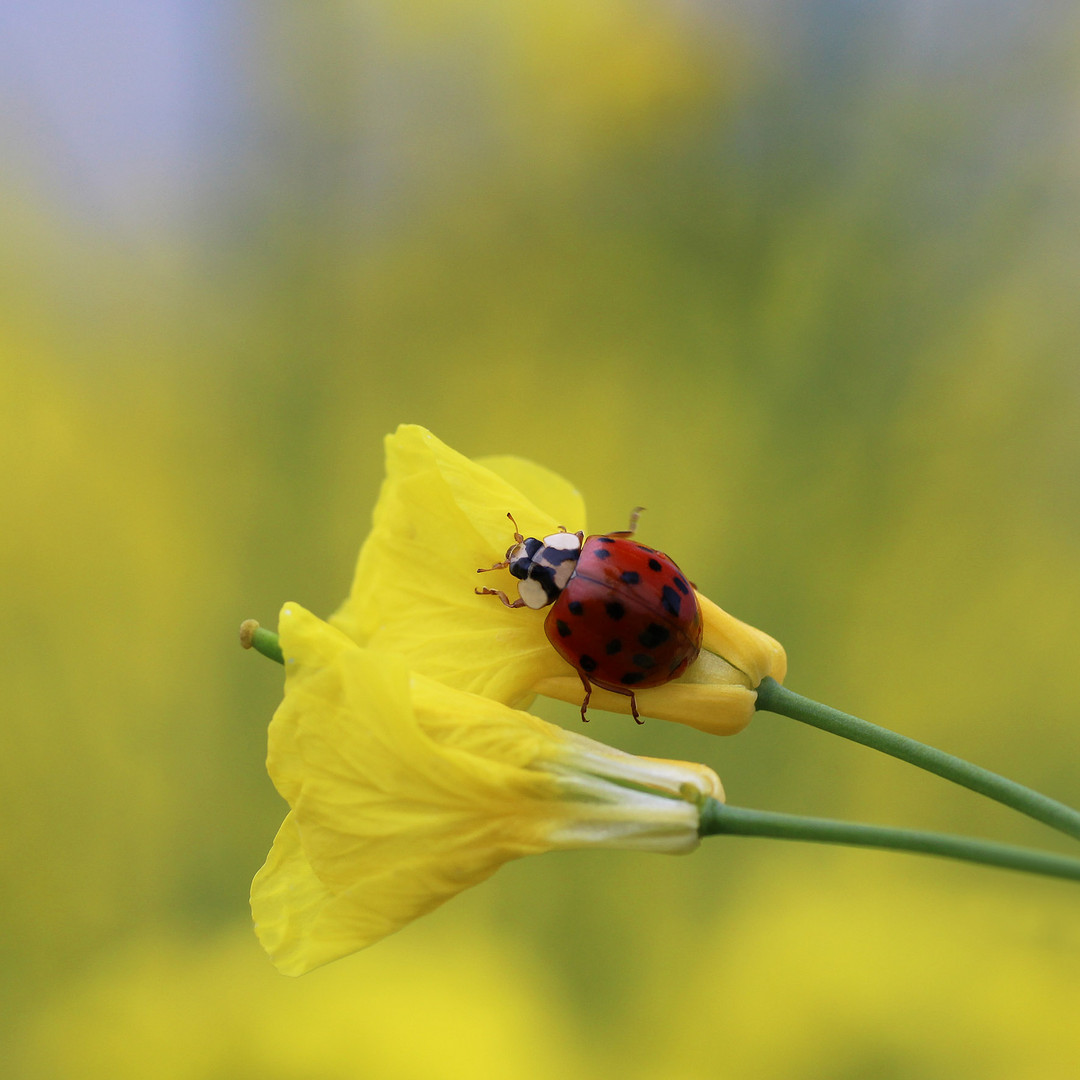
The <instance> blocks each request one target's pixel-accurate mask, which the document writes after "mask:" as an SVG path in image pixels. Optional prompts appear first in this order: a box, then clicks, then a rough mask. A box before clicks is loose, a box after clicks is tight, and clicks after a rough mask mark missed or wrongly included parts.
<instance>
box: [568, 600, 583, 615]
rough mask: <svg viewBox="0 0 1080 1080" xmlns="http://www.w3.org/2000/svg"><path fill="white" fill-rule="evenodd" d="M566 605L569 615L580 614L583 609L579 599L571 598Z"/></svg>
mask: <svg viewBox="0 0 1080 1080" xmlns="http://www.w3.org/2000/svg"><path fill="white" fill-rule="evenodd" d="M566 606H567V607H568V608H569V609H570V614H571V615H580V614H581V613H582V612H583V611H584V610H585V605H584V604H583V603H582V602H581V601H580V600H571V601H570V603H569V604H567V605H566Z"/></svg>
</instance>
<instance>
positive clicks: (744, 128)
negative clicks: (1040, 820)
mask: <svg viewBox="0 0 1080 1080" xmlns="http://www.w3.org/2000/svg"><path fill="white" fill-rule="evenodd" d="M1078 31H1080V19H1078V17H1077V13H1076V11H1075V9H1074V8H1072V7H1071V5H1060V4H1056V3H1050V2H1045V3H1044V2H1034V3H1030V4H1025V5H1021V6H1017V5H1010V4H1005V3H996V2H980V3H976V2H967V3H964V2H959V3H954V4H949V5H939V6H935V5H927V4H923V3H917V2H914V0H911V2H901V3H897V4H890V5H879V4H875V3H872V2H869V0H842V2H832V3H826V2H823V0H818V2H810V3H794V2H787V3H783V2H769V3H760V4H759V3H751V2H746V0H744V2H734V0H733V2H730V3H720V4H712V3H705V2H693V0H681V2H680V0H588V2H585V3H582V2H580V0H577V2H575V0H549V2H547V3H543V4H538V3H529V2H525V0H397V2H393V0H382V2H378V0H368V2H359V0H357V2H352V3H345V2H342V3H326V4H310V5H304V4H290V3H283V2H275V0H271V2H267V3H260V4H252V3H237V2H233V0H225V2H221V0H215V2H213V3H211V2H210V0H197V2H187V3H182V2H180V0H171V2H169V3H165V4H161V5H139V4H136V3H134V2H133V0H130V2H124V0H113V2H103V3H99V4H90V5H86V4H80V3H76V2H74V0H66V2H64V0H42V2H41V3H39V4H35V5H15V4H10V5H5V6H4V8H3V9H2V14H0V42H2V44H0V69H2V71H3V75H2V78H0V103H2V104H3V109H2V113H3V118H2V120H0V125H2V126H0V130H2V132H3V146H4V150H3V157H2V165H0V268H2V274H3V279H2V288H0V410H2V411H0V418H2V419H0V445H2V446H3V448H4V450H3V458H2V461H3V468H2V471H0V505H2V507H3V510H2V513H3V528H2V529H0V551H2V553H3V558H2V562H0V567H2V571H0V572H2V575H3V576H2V612H3V621H2V634H3V641H2V644H3V648H2V652H0V657H2V659H0V664H2V665H3V672H4V687H5V692H6V697H7V701H6V705H5V707H4V732H5V735H6V739H5V744H6V745H5V752H4V753H3V755H0V780H2V784H3V791H4V795H5V804H6V813H5V815H4V825H3V827H2V829H0V852H2V874H3V880H2V881H0V925H2V927H3V931H2V937H0V941H2V948H3V968H2V970H3V979H2V982H0V986H2V991H0V1041H2V1043H3V1046H2V1047H0V1049H2V1058H3V1060H4V1061H5V1062H6V1063H7V1064H6V1066H5V1071H6V1073H7V1075H12V1074H14V1075H16V1076H18V1077H25V1078H28V1080H31V1078H32V1080H38V1078H61V1077H63V1078H66V1077H99V1076H100V1077H109V1078H126V1077H146V1076H155V1077H166V1078H171V1077H176V1078H178V1080H180V1078H183V1080H187V1078H192V1080H195V1078H198V1080H203V1078H206V1080H222V1078H226V1077H228V1078H232V1077H240V1078H243V1077H260V1078H270V1080H278V1078H281V1080H297V1078H308V1077H312V1078H339V1077H340V1078H346V1077H350V1078H351V1077H356V1076H371V1077H379V1078H383V1077H388V1078H412V1077H425V1078H427V1077H448V1078H453V1077H459V1076H461V1077H466V1076H468V1077H472V1076H498V1077H508V1078H518V1077H534V1076H535V1077H547V1076H552V1075H559V1076H564V1077H571V1078H572V1077H579V1076H580V1077H586V1076H588V1077H595V1076H620V1077H624V1078H626V1080H644V1078H654V1077H663V1078H665V1080H666V1078H672V1080H702V1078H721V1080H726V1078H733V1080H758V1078H761V1080H802V1078H806V1080H811V1078H813V1080H817V1078H822V1077H829V1078H830V1080H848V1078H850V1080H856V1078H862V1077H875V1078H883V1080H892V1078H901V1077H904V1078H907V1077H913V1078H915V1077H917V1078H919V1080H936V1078H939V1077H940V1078H949V1080H955V1078H958V1077H978V1078H980V1080H996V1078H1001V1080H1027V1078H1030V1080H1057V1078H1069V1080H1073V1078H1075V1076H1076V1075H1077V1068H1078V1065H1077V1062H1078V1060H1080V1032H1078V1030H1077V1024H1076V1017H1077V1015H1078V1014H1080V920H1078V918H1077V915H1078V912H1080V905H1078V900H1080V893H1078V892H1077V890H1076V887H1075V886H1074V885H1070V884H1067V883H1061V882H1054V881H1049V880H1045V881H1044V880H1036V879H1028V878H1024V877H1021V876H1019V875H1015V876H1014V875H1010V874H1008V873H1005V872H996V871H991V870H985V869H979V868H974V867H967V866H962V865H950V864H946V863H939V862H936V861H932V860H919V859H917V858H914V857H909V856H900V855H888V854H878V853H870V852H852V851H845V850H830V849H826V848H816V847H809V846H798V845H788V844H781V843H777V842H771V841H755V840H744V839H729V840H722V839H712V840H709V841H707V842H706V843H705V844H704V845H703V847H702V849H701V850H700V851H698V852H697V853H695V854H694V855H692V856H690V857H686V858H680V859H660V860H658V859H657V857H656V856H647V855H641V856H635V855H630V854H624V853H600V854H596V853H581V852H577V853H569V854H558V855H550V856H545V857H543V858H538V859H533V860H526V861H524V862H521V863H517V864H512V865H510V866H508V867H506V868H505V869H504V870H502V871H501V872H500V873H499V874H498V875H496V877H495V878H494V879H492V881H490V882H488V883H486V884H484V885H483V886H482V887H480V888H478V889H475V890H472V891H471V892H469V893H466V894H464V895H462V896H461V897H459V898H458V899H456V900H455V901H453V902H452V903H451V904H449V905H448V906H446V907H445V908H443V909H441V910H439V911H438V912H436V913H435V914H434V915H432V916H430V917H428V918H426V919H424V920H422V921H421V922H419V923H417V924H415V925H413V926H411V927H409V928H408V929H406V930H405V931H403V932H402V933H401V934H399V935H397V936H395V937H394V938H391V939H389V940H387V941H386V942H384V943H382V944H380V945H378V946H376V947H375V948H373V949H372V950H370V951H368V952H365V953H361V954H359V955H357V956H355V957H352V958H349V959H347V960H344V961H342V962H340V963H337V964H334V965H332V966H330V967H328V968H325V969H323V970H320V971H318V972H315V973H313V974H311V975H309V976H306V977H304V978H302V979H299V980H289V979H286V978H284V977H282V976H279V975H277V974H276V973H275V972H274V971H273V969H272V968H271V966H270V964H269V962H268V961H267V960H266V959H265V957H264V956H263V954H262V953H261V951H260V950H259V948H258V945H257V944H256V942H255V939H254V936H253V934H252V933H251V930H250V925H249V916H248V912H247V888H248V883H249V881H250V878H251V876H252V875H253V873H254V872H255V870H256V869H257V868H258V867H259V865H260V864H261V862H262V859H263V857H264V855H265V853H266V850H267V849H268V847H269V844H270V841H271V839H272V837H273V835H274V832H275V830H276V827H277V825H278V823H279V821H280V818H281V816H282V814H283V812H284V804H283V803H282V802H281V801H280V800H279V799H278V797H277V796H276V794H275V793H274V791H273V789H272V787H271V785H270V782H269V780H268V779H267V778H266V776H265V773H264V770H263V756H264V753H265V726H266V723H267V721H268V719H269V717H270V715H271V713H272V711H273V709H274V707H275V704H276V702H277V700H278V699H279V695H280V671H279V670H278V669H277V668H275V667H274V666H273V665H271V664H269V663H267V662H266V661H264V660H262V659H261V658H259V657H257V656H255V655H253V654H245V653H242V652H241V650H240V649H239V648H238V647H237V644H236V627H237V625H238V624H239V622H240V620H241V619H243V618H245V617H249V616H253V617H256V618H259V619H261V620H262V621H264V622H269V623H272V622H273V620H274V618H275V615H276V612H277V610H278V607H279V605H280V603H281V602H282V601H284V600H295V601H298V602H300V603H302V604H304V605H305V606H307V607H309V608H310V609H311V610H313V611H315V612H318V613H320V614H323V615H326V614H329V613H330V612H331V611H332V610H333V609H334V608H335V607H336V606H337V604H338V603H339V601H340V600H341V598H342V597H343V596H344V594H345V592H346V590H347V588H348V585H349V582H350V580H351V574H352V566H353V560H354V558H355V553H356V550H357V547H358V545H359V543H360V541H361V540H362V538H363V536H364V534H365V532H366V529H367V525H368V521H369V515H370V511H371V507H372V505H373V502H374V499H375V496H376V492H377V490H378V484H379V481H380V475H381V470H382V461H381V457H382V448H381V439H382V436H383V435H384V434H385V433H386V432H388V431H390V430H392V429H393V428H394V427H395V426H396V425H397V424H398V423H399V422H401V421H410V422H416V423H421V424H424V425H426V426H428V427H430V428H431V429H432V430H433V431H434V432H435V433H436V434H438V435H439V436H440V437H441V438H442V439H443V440H445V441H446V442H448V443H449V444H450V445H452V446H454V447H455V448H457V449H459V450H461V451H463V452H465V453H467V454H470V455H480V454H486V453H519V454H522V455H525V456H529V457H532V458H534V459H536V460H537V461H540V462H542V463H544V464H546V465H548V466H550V467H552V468H555V469H556V470H558V471H560V472H562V473H564V474H565V475H567V476H569V477H571V478H572V479H573V480H574V481H575V482H576V483H577V484H578V486H579V487H580V488H581V489H582V491H583V492H584V493H585V495H586V499H587V500H588V504H589V507H590V511H589V513H590V521H589V525H590V527H591V528H593V529H601V530H602V529H608V528H612V527H619V526H621V525H622V524H623V523H624V522H625V520H626V515H627V512H628V510H629V509H630V507H632V506H634V505H638V504H643V505H645V506H647V507H648V513H647V514H646V515H645V517H644V518H643V520H642V525H641V536H642V538H643V540H644V541H645V542H646V543H651V544H655V545H657V546H659V547H661V548H663V549H664V550H666V551H668V552H670V553H671V554H672V555H674V557H675V558H676V559H678V561H679V562H680V564H681V565H682V566H683V567H684V568H685V569H686V571H687V573H689V574H690V576H691V577H692V578H693V579H694V580H695V581H696V582H697V583H698V585H699V587H700V588H701V589H702V591H703V592H705V593H707V594H708V595H709V596H711V597H712V598H714V599H715V600H717V601H718V602H719V603H721V604H722V605H724V606H725V607H727V608H728V609H729V610H731V611H733V612H734V613H735V614H737V615H739V616H740V617H742V618H745V619H747V620H748V621H751V622H753V623H754V624H756V625H758V626H760V627H762V628H763V629H765V630H767V631H769V632H770V633H772V634H773V635H774V636H776V637H777V638H779V639H780V640H781V641H783V643H784V644H785V646H786V647H787V650H788V654H789V657H790V675H789V678H788V684H789V685H790V686H792V687H793V688H794V689H796V690H799V691H800V692H802V693H805V694H809V695H811V696H814V697H817V698H819V699H821V700H824V701H827V702H829V703H831V704H834V705H837V706H839V707H841V708H846V709H848V710H850V711H853V712H856V713H859V714H860V715H864V716H866V717H868V718H869V719H873V720H876V721H877V722H879V723H883V724H885V725H887V726H890V727H893V728H896V729H899V730H902V731H904V732H905V733H907V734H910V735H913V736H915V737H916V738H920V739H923V740H926V741H928V742H930V743H933V744H935V745H938V746H941V747H943V748H945V749H948V750H951V751H953V752H956V753H959V754H961V755H962V756H965V757H968V758H970V759H972V760H975V761H977V762H978V763H980V764H982V765H985V766H988V767H990V768H994V769H997V770H1000V771H1003V772H1005V773H1006V774H1008V775H1010V776H1012V777H1014V778H1016V779H1018V780H1021V781H1023V782H1026V783H1029V784H1031V785H1033V786H1034V787H1036V788H1039V789H1040V790H1043V791H1046V792H1047V793H1049V794H1052V795H1055V796H1057V797H1059V798H1062V799H1064V800H1066V801H1071V802H1072V803H1074V804H1076V803H1078V802H1080V776H1078V769H1077V765H1078V763H1080V664H1078V663H1077V659H1078V652H1080V629H1078V627H1077V612H1078V611H1080V500H1078V481H1077V477H1078V475H1080V423H1078V420H1077V417H1078V406H1080V364H1078V359H1080V304H1078V303H1077V300H1076V283H1077V280H1078V270H1080V265H1078V264H1080V255H1078V253H1080V184H1078V181H1080V154H1078V150H1077V146H1078V143H1077V138H1076V135H1077V122H1078V116H1080V65H1078V62H1080V33H1078ZM566 524H567V525H569V526H570V527H571V528H573V527H574V526H575V523H571V522H567V523H566ZM540 711H541V712H542V713H543V714H544V715H545V716H547V717H549V718H551V719H555V720H558V721H559V722H563V723H566V724H567V725H572V726H573V725H576V723H577V720H576V710H575V709H574V708H573V707H571V706H566V707H562V706H559V705H556V704H553V703H547V704H545V705H543V706H541V707H540ZM589 733H590V734H591V735H592V736H594V737H596V738H600V739H602V740H605V741H608V742H611V743H614V744H617V745H619V746H622V747H624V748H626V749H630V750H635V751H640V752H643V753H651V754H658V755H662V756H669V757H685V758H689V759H694V760H701V761H706V762H708V763H710V764H712V765H713V766H714V767H715V768H716V769H717V770H718V771H719V772H720V774H721V775H722V777H723V779H724V781H725V785H726V787H727V790H728V795H729V798H730V799H731V800H732V801H733V802H735V803H738V804H742V805H749V806H756V807H762V808H771V809H778V810H787V811H794V812H803V813H811V814H820V815H833V816H843V817H850V818H856V819H864V820H872V821H877V822H882V823H889V824H905V825H911V826H919V827H925V828H934V829H941V830H949V831H956V832H970V833H974V834H978V835H985V836H990V837H994V838H998V839H1002V840H1008V841H1013V842H1017V843H1026V844H1032V845H1041V846H1045V847H1047V848H1051V849H1055V850H1060V851H1068V850H1070V848H1069V844H1068V842H1067V841H1065V840H1063V839H1059V838H1058V837H1057V836H1056V835H1055V834H1051V833H1049V830H1046V829H1043V828H1041V827H1040V826H1037V825H1035V824H1034V823H1029V822H1027V821H1026V820H1024V819H1021V818H1019V817H1018V816H1017V815H1014V814H1011V813H1010V812H1008V811H1006V810H1004V809H1002V808H1000V807H997V806H995V805H992V804H989V803H986V804H985V805H984V802H985V801H984V800H980V799H978V798H977V797H975V796H973V795H971V794H970V793H967V792H964V791H960V790H958V789H957V790H954V789H952V788H951V787H950V786H949V785H947V784H946V783H945V782H943V781H939V780H935V779H933V778H930V777H927V776H925V775H923V774H920V773H918V772H916V771H915V770H912V769H910V768H908V767H906V766H903V765H901V764H899V763H897V762H894V761H891V760H888V759H884V758H879V757H878V756H876V755H875V754H873V753H872V752H871V751H869V750H864V749H860V748H856V747H853V746H850V745H848V744H842V743H840V742H839V740H835V739H831V738H830V737H829V736H826V735H823V734H821V733H817V732H813V731H809V730H804V729H802V728H800V727H799V725H796V724H794V723H793V722H791V721H787V720H783V719H781V718H778V717H773V716H769V715H761V716H759V717H757V718H756V719H755V721H754V722H753V724H752V725H751V727H750V728H749V729H748V730H747V731H746V732H745V733H743V734H741V735H739V736H737V737H735V738H732V739H727V740H718V739H710V738H708V737H706V736H704V735H701V734H700V733H697V732H694V731H691V730H688V729H686V730H684V729H680V728H676V727H674V726H671V725H663V724H661V723H658V722H650V723H648V724H646V725H645V727H643V728H641V729H636V728H635V727H634V726H633V725H632V724H629V723H628V722H627V719H626V717H621V716H620V717H615V716H609V715H606V714H597V713H594V718H593V723H592V725H591V728H590V732H589Z"/></svg>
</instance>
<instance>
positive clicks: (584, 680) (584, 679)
mask: <svg viewBox="0 0 1080 1080" xmlns="http://www.w3.org/2000/svg"><path fill="white" fill-rule="evenodd" d="M578 675H579V676H580V678H581V685H582V686H584V687H585V700H584V701H583V702H582V703H581V720H582V723H585V724H587V723H588V722H589V718H588V717H587V716H586V715H585V714H586V713H587V712H588V711H589V698H591V697H592V683H591V682H589V677H588V676H587V675H586V674H585V672H584V671H579V672H578Z"/></svg>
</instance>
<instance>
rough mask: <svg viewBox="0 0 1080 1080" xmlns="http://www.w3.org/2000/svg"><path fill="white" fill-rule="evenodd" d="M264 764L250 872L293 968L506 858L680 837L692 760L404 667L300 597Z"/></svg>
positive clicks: (286, 627)
mask: <svg viewBox="0 0 1080 1080" xmlns="http://www.w3.org/2000/svg"><path fill="white" fill-rule="evenodd" d="M279 629H280V633H281V645H282V652H283V654H284V658H285V697H284V700H283V701H282V703H281V706H280V707H279V708H278V710H277V712H276V714H275V715H274V719H273V721H272V722H271V724H270V740H269V742H270V749H269V755H268V758H267V768H268V769H269V771H270V775H271V777H272V778H273V780H274V783H275V785H276V786H277V788H278V791H279V792H280V793H281V794H282V795H283V796H284V797H285V799H286V800H287V801H288V803H289V806H290V808H291V810H290V813H289V815H288V816H287V817H286V818H285V822H284V824H283V825H282V827H281V829H280V831H279V832H278V835H277V838H276V839H275V840H274V846H273V849H272V850H271V852H270V855H269V857H268V858H267V860H266V863H265V865H264V866H263V868H262V869H261V870H260V871H259V873H258V874H257V875H256V877H255V880H254V882H253V883H252V887H251V907H252V912H253V914H254V917H255V926H256V933H257V934H258V936H259V940H260V941H261V942H262V944H263V947H264V948H265V949H266V951H267V952H268V953H269V954H270V956H271V958H272V959H273V961H274V963H275V964H276V965H277V967H278V969H279V970H281V971H282V972H284V973H285V974H287V975H299V974H302V973H303V972H305V971H309V970H310V969H311V968H314V967H317V966H318V965H320V964H324V963H326V962H328V961H330V960H334V959H337V958H338V957H341V956H345V955H347V954H348V953H351V952H354V951H356V950H357V949H362V948H364V947H365V946H367V945H370V944H372V943H373V942H375V941H378V940H379V939H380V938H383V937H385V936H386V935H387V934H391V933H393V932H394V931H395V930H398V929H400V928H401V927H402V926H404V925H405V924H406V923H408V922H410V921H412V920H413V919H415V918H417V917H418V916H420V915H423V914H424V913H426V912H428V911H431V910H432V909H433V908H435V907H437V906H438V905H439V904H441V903H443V902H444V901H446V900H448V899H450V897H452V896H454V895H455V894H456V893H458V892H461V891H462V890H463V889H466V888H468V887H469V886H470V885H475V884H477V883H478V882H481V881H483V880H484V879H485V878H487V877H488V876H490V875H491V874H492V873H494V872H495V870H497V869H498V868H499V866H501V865H502V864H503V863H504V862H507V861H508V860H510V859H514V858H518V857H520V856H522V855H530V854H537V853H539V852H544V851H551V850H555V849H558V848H576V847H588V846H596V847H614V848H633V849H637V850H645V851H659V852H684V851H691V850H693V848H695V847H696V846H697V843H698V825H699V821H700V807H701V805H702V804H703V803H704V802H705V800H706V799H709V798H713V799H722V798H723V789H722V788H721V786H720V781H719V779H718V778H717V777H716V774H715V773H713V772H712V771H711V770H710V769H708V768H706V767H705V766H704V765H694V764H690V763H684V762H677V761H663V760H658V759H650V758H640V757H635V756H634V755H632V754H626V753H623V752H622V751H619V750H615V749H612V748H610V747H606V746H603V745H601V744H599V743H596V742H593V741H592V740H591V739H587V738H585V737H584V736H582V735H579V734H576V733H574V732H569V731H565V730H564V729H562V728H560V727H557V726H555V725H552V724H548V723H546V722H544V721H543V720H540V719H538V718H537V717H535V716H531V715H530V714H529V713H524V712H518V711H517V710H514V709H510V708H508V707H507V706H505V705H502V704H500V703H499V702H497V701H494V700H492V699H490V698H484V697H479V696H477V695H475V694H469V693H466V692H464V691H461V690H454V689H452V688H450V687H447V686H443V685H442V684H441V683H437V682H435V681H433V680H431V679H428V678H425V677H424V676H423V675H418V674H416V673H412V674H410V673H409V672H408V670H407V669H406V666H405V664H404V662H403V661H402V660H401V659H400V658H398V657H394V656H390V655H380V654H378V653H375V652H372V651H371V650H369V649H364V648H361V647H359V646H357V645H356V644H355V643H353V642H352V641H350V640H349V639H348V638H347V637H345V635H344V634H342V633H340V632H339V631H337V630H335V629H333V627H331V626H329V625H328V624H327V623H324V622H322V621H321V620H320V619H318V618H316V617H315V616H314V615H312V614H310V613H309V612H307V611H305V610H304V609H303V608H301V607H299V606H297V605H295V604H288V605H286V606H285V607H284V608H283V609H282V612H281V620H280V627H279Z"/></svg>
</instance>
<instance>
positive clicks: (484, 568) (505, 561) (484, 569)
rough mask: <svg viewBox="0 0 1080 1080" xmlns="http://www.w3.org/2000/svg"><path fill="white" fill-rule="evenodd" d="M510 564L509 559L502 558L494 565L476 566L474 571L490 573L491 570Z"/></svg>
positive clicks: (503, 568)
mask: <svg viewBox="0 0 1080 1080" xmlns="http://www.w3.org/2000/svg"><path fill="white" fill-rule="evenodd" d="M509 565H510V560H509V559H503V561H502V562H497V563H496V564H495V565H494V566H478V567H477V568H476V572H477V573H478V574H490V573H491V571H492V570H505V569H506V568H507V567H508V566H509Z"/></svg>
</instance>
